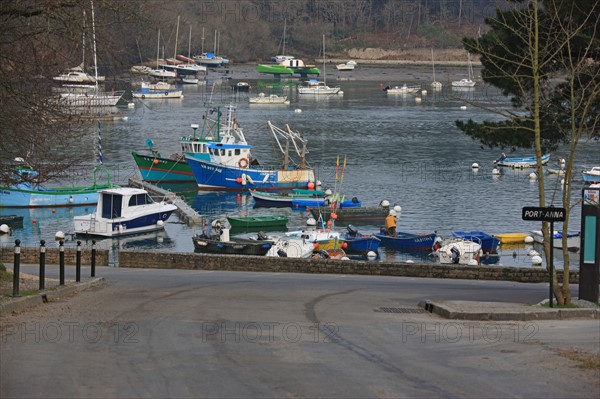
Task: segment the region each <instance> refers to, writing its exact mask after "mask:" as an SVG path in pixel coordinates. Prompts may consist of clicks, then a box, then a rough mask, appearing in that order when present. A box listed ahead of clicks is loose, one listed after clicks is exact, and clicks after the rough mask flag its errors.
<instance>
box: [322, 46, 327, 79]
mask: <svg viewBox="0 0 600 399" xmlns="http://www.w3.org/2000/svg"><path fill="white" fill-rule="evenodd" d="M323 84H325V85H327V74H326V73H325V35H323Z"/></svg>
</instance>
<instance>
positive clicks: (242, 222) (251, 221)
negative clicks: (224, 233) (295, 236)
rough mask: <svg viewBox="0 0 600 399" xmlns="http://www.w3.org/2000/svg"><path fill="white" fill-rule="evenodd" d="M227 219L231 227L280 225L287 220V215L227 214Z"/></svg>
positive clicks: (284, 223)
mask: <svg viewBox="0 0 600 399" xmlns="http://www.w3.org/2000/svg"><path fill="white" fill-rule="evenodd" d="M227 221H228V222H229V224H230V225H231V227H233V228H235V227H238V228H249V227H256V228H261V227H282V228H285V225H286V224H287V222H288V218H287V216H278V215H264V216H231V215H227Z"/></svg>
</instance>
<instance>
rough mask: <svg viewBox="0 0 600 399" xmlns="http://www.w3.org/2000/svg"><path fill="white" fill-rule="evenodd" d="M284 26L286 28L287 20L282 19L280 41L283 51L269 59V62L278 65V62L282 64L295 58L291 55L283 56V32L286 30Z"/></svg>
mask: <svg viewBox="0 0 600 399" xmlns="http://www.w3.org/2000/svg"><path fill="white" fill-rule="evenodd" d="M286 26H287V19H284V20H283V37H282V39H281V40H282V47H283V49H282V51H281V54H279V55H275V56H273V57H271V61H273V62H276V63H278V64H279V63H280V62H283V61H286V60H293V59H294V58H296V57H294V56H293V55H285V30H286Z"/></svg>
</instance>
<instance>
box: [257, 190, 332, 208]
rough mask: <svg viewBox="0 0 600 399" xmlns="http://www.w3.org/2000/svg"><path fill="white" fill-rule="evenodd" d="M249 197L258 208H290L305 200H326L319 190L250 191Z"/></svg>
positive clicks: (323, 193) (322, 192)
mask: <svg viewBox="0 0 600 399" xmlns="http://www.w3.org/2000/svg"><path fill="white" fill-rule="evenodd" d="M249 192H250V195H251V196H252V198H254V201H255V204H256V205H257V206H258V207H290V206H293V201H294V200H298V199H305V200H311V201H319V202H320V201H322V202H324V201H325V199H326V194H325V192H324V191H321V190H310V191H304V192H296V191H295V190H294V191H292V192H277V193H272V192H268V191H257V190H250V191H249Z"/></svg>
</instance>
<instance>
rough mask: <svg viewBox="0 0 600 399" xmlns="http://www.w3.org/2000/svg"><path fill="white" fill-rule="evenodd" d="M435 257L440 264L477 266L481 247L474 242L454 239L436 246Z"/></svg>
mask: <svg viewBox="0 0 600 399" xmlns="http://www.w3.org/2000/svg"><path fill="white" fill-rule="evenodd" d="M433 249H434V251H433V255H434V256H436V257H437V258H438V260H439V262H440V263H451V264H461V265H477V263H478V261H477V257H478V254H479V250H480V249H481V245H480V244H479V243H477V242H474V241H469V240H463V239H460V238H453V239H450V240H446V241H442V242H441V243H439V244H437V247H436V244H434V247H433Z"/></svg>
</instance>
